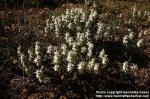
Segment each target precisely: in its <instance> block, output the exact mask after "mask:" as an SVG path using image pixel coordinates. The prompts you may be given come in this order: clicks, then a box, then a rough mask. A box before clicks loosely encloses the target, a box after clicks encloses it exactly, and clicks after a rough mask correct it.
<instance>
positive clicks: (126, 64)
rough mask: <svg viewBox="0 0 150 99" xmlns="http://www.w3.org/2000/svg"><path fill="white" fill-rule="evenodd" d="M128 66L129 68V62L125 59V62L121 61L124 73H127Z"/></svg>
mask: <svg viewBox="0 0 150 99" xmlns="http://www.w3.org/2000/svg"><path fill="white" fill-rule="evenodd" d="M128 68H129V62H128V61H125V62H124V63H123V66H122V71H123V72H125V73H127V71H128Z"/></svg>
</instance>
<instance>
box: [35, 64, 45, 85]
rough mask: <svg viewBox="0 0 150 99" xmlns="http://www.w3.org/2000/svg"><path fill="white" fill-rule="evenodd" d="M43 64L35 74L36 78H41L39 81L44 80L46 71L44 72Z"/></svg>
mask: <svg viewBox="0 0 150 99" xmlns="http://www.w3.org/2000/svg"><path fill="white" fill-rule="evenodd" d="M43 68H44V67H43V66H41V68H40V69H37V70H36V71H35V74H36V75H35V76H36V78H37V79H38V80H39V82H40V83H41V82H44V73H43Z"/></svg>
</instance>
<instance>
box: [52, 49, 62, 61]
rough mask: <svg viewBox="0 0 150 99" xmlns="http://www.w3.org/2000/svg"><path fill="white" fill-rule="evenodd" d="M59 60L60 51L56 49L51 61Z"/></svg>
mask: <svg viewBox="0 0 150 99" xmlns="http://www.w3.org/2000/svg"><path fill="white" fill-rule="evenodd" d="M60 62H61V55H60V52H59V51H58V50H56V51H55V52H54V58H53V63H54V64H60Z"/></svg>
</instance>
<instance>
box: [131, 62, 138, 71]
mask: <svg viewBox="0 0 150 99" xmlns="http://www.w3.org/2000/svg"><path fill="white" fill-rule="evenodd" d="M130 69H131V71H132V72H135V71H137V70H138V66H137V65H135V64H133V65H132V66H130Z"/></svg>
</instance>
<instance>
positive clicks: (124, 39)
mask: <svg viewBox="0 0 150 99" xmlns="http://www.w3.org/2000/svg"><path fill="white" fill-rule="evenodd" d="M128 41H129V36H128V35H125V36H124V38H123V43H124V44H126V45H127V44H128Z"/></svg>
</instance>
